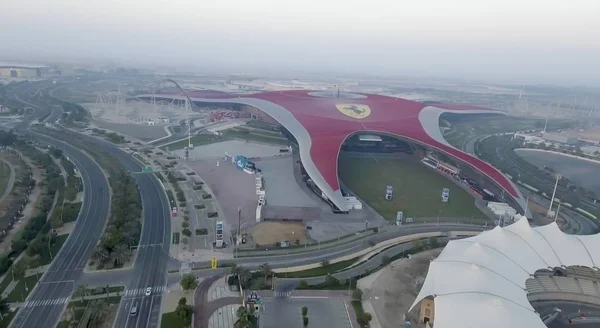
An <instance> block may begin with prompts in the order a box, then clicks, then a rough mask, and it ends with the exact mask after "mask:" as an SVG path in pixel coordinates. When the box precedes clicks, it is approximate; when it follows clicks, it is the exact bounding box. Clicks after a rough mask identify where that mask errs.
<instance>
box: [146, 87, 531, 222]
mask: <svg viewBox="0 0 600 328" xmlns="http://www.w3.org/2000/svg"><path fill="white" fill-rule="evenodd" d="M186 96H187V97H189V99H190V100H191V101H192V102H194V103H196V104H199V103H210V104H219V103H220V104H224V103H227V104H237V105H239V106H243V107H245V108H250V110H254V111H255V114H253V115H256V116H258V117H259V118H260V117H261V116H266V117H267V118H268V119H269V120H273V121H276V122H277V123H278V124H279V125H281V126H282V127H284V128H285V129H286V130H287V131H288V132H289V134H291V135H292V136H293V138H294V139H295V141H296V142H297V144H298V149H299V150H298V151H299V153H300V159H301V162H302V165H303V167H304V169H305V171H306V173H307V174H308V175H309V176H310V178H311V179H312V181H313V182H314V183H315V185H316V186H317V187H318V188H319V189H320V191H321V192H322V196H323V197H324V198H326V199H328V200H329V201H330V202H331V203H333V204H334V205H335V206H336V207H337V208H339V209H340V210H341V211H346V210H347V209H348V205H347V203H346V201H345V200H344V197H343V195H342V192H341V190H340V183H339V180H338V156H339V153H340V148H341V146H342V144H343V143H344V141H345V140H347V139H348V138H350V137H352V136H354V135H357V134H365V133H368V134H369V135H382V136H392V137H396V138H399V139H403V140H406V141H408V142H412V143H414V144H418V145H422V146H423V147H426V148H428V149H431V150H434V151H436V152H439V153H443V154H445V155H447V156H448V157H450V158H452V159H454V160H455V161H456V162H458V163H461V165H463V164H464V165H467V166H469V167H470V168H471V169H472V170H474V171H476V172H479V173H480V174H481V175H482V176H484V177H485V178H486V180H488V181H490V183H491V184H494V185H495V187H497V188H496V190H501V191H502V192H503V193H504V194H505V195H506V196H508V197H510V199H512V200H513V201H514V203H516V204H518V206H517V207H520V208H519V210H520V211H522V210H523V208H524V207H525V206H524V205H525V201H524V199H523V196H522V195H521V194H520V192H519V190H518V189H517V188H516V186H515V185H514V184H513V183H512V181H511V180H510V179H508V178H507V177H506V176H505V175H504V174H502V173H501V172H500V171H498V170H497V169H495V168H494V167H492V166H491V165H490V164H488V163H486V162H484V161H481V160H479V159H477V158H475V157H473V156H471V155H469V154H467V153H465V152H463V151H461V150H459V149H456V148H454V147H453V146H451V145H450V144H449V143H448V142H446V141H445V140H444V138H443V137H442V133H441V131H440V128H439V119H440V115H442V114H444V113H454V114H501V113H500V112H497V111H494V110H490V109H486V108H480V107H473V106H464V105H444V104H424V103H419V102H415V101H409V100H405V99H400V98H395V97H388V96H381V95H372V94H358V93H343V92H342V93H339V92H338V93H332V92H324V91H305V90H294V91H276V92H264V93H256V94H244V95H238V94H225V93H217V92H205V91H196V92H194V91H190V92H186ZM186 96H183V95H182V94H160V95H139V96H138V97H139V98H148V97H156V98H165V99H179V100H184V99H185V97H186Z"/></svg>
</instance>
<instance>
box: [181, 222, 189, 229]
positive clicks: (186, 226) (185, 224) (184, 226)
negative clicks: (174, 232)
mask: <svg viewBox="0 0 600 328" xmlns="http://www.w3.org/2000/svg"><path fill="white" fill-rule="evenodd" d="M189 226H190V224H189V223H187V222H185V221H184V222H182V223H181V227H182V228H189Z"/></svg>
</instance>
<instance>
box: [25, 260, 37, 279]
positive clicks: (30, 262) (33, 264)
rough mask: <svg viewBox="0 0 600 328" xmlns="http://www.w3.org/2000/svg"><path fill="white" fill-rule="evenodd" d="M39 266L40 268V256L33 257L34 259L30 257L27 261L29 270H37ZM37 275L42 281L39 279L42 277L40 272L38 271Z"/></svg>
mask: <svg viewBox="0 0 600 328" xmlns="http://www.w3.org/2000/svg"><path fill="white" fill-rule="evenodd" d="M39 266H40V256H39V255H35V256H32V257H30V258H28V259H27V267H28V268H29V269H36V268H37V267H39ZM35 274H36V275H37V277H38V280H39V279H40V278H39V277H40V272H39V271H36V273H35Z"/></svg>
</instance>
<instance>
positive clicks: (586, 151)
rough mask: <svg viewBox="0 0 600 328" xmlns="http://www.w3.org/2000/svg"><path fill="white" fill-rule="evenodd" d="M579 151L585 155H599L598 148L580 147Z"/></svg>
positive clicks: (599, 150) (599, 148)
mask: <svg viewBox="0 0 600 328" xmlns="http://www.w3.org/2000/svg"><path fill="white" fill-rule="evenodd" d="M581 151H582V152H583V153H584V154H586V155H590V156H598V155H597V154H600V147H596V146H584V147H581Z"/></svg>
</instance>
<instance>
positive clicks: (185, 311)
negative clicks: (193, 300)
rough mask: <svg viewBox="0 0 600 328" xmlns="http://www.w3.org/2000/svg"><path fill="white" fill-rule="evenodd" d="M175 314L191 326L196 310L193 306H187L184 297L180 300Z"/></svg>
mask: <svg viewBox="0 0 600 328" xmlns="http://www.w3.org/2000/svg"><path fill="white" fill-rule="evenodd" d="M175 313H176V314H177V316H178V317H179V318H181V319H182V320H183V321H185V322H186V323H187V324H190V323H191V322H192V314H193V313H194V308H193V307H192V306H191V305H187V300H186V298H185V297H182V298H180V299H179V302H178V304H177V307H176V308H175Z"/></svg>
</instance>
